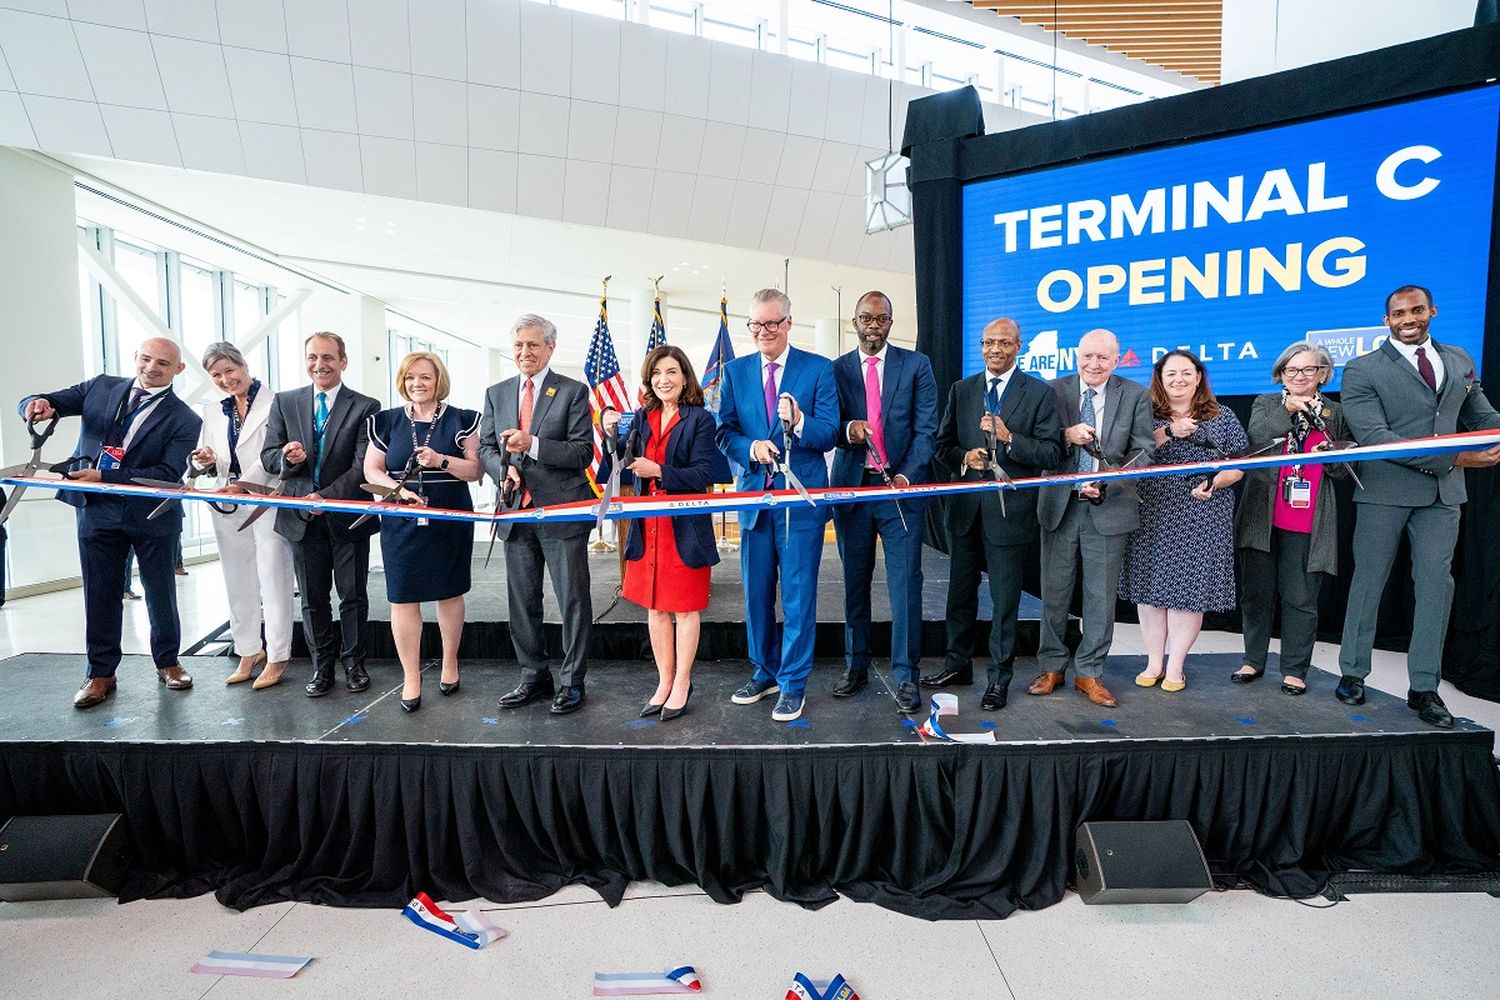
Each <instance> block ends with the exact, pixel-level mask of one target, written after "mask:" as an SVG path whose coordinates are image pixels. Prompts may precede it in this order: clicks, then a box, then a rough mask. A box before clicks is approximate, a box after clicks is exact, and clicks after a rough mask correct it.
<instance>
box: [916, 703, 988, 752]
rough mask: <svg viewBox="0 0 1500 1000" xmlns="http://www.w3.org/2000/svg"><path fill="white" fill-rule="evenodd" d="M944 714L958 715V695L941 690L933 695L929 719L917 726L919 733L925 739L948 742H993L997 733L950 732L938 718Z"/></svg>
mask: <svg viewBox="0 0 1500 1000" xmlns="http://www.w3.org/2000/svg"><path fill="white" fill-rule="evenodd" d="M944 715H955V716H956V715H958V695H956V694H949V693H948V692H946V691H941V692H939V693H937V694H935V695H933V696H932V712H931V714H929V715H928V716H927V721H926V722H924V723H922V724H921V725H920V726H918V727H917V735H918V736H921V737H922V738H923V739H932V740H941V741H943V742H946V743H993V742H995V734H994V733H992V732H990V733H950V732H948V731H947V730H946V729H944V728H943V724H942V723H941V722H939V721H938V719H939V718H940V717H942V716H944Z"/></svg>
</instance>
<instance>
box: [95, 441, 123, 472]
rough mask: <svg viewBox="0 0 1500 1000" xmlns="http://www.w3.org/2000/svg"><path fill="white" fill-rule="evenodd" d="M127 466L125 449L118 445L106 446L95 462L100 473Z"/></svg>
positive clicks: (100, 451)
mask: <svg viewBox="0 0 1500 1000" xmlns="http://www.w3.org/2000/svg"><path fill="white" fill-rule="evenodd" d="M124 464H125V449H124V448H121V447H119V446H118V445H106V446H105V447H103V448H100V449H99V457H98V458H97V459H95V460H94V468H96V469H98V470H99V471H100V472H103V471H105V470H106V469H118V468H119V467H120V466H122V465H124Z"/></svg>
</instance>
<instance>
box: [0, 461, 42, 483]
mask: <svg viewBox="0 0 1500 1000" xmlns="http://www.w3.org/2000/svg"><path fill="white" fill-rule="evenodd" d="M40 468H41V463H39V462H36V461H31V462H22V463H21V464H20V465H8V466H6V467H5V468H3V469H0V479H10V478H11V477H13V476H30V475H34V474H35V473H36V470H37V469H40Z"/></svg>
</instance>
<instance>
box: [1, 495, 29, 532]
mask: <svg viewBox="0 0 1500 1000" xmlns="http://www.w3.org/2000/svg"><path fill="white" fill-rule="evenodd" d="M25 492H26V487H24V486H17V487H15V488H14V489H12V490H11V491H10V496H9V497H7V498H6V501H5V506H4V507H0V524H4V523H5V522H6V519H7V518H9V517H10V512H11V511H13V510H15V509H16V504H18V503H20V502H21V497H22V495H24V494H25Z"/></svg>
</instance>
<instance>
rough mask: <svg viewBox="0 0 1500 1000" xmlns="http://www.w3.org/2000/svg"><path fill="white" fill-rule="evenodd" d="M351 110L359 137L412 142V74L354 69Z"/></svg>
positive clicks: (365, 68) (366, 68)
mask: <svg viewBox="0 0 1500 1000" xmlns="http://www.w3.org/2000/svg"><path fill="white" fill-rule="evenodd" d="M354 106H355V109H356V111H357V113H358V117H359V132H360V134H361V135H373V136H379V137H381V138H384V139H411V138H412V137H413V136H414V135H415V134H416V133H415V129H414V127H413V125H412V103H411V74H409V73H395V72H392V71H390V70H384V69H372V68H370V67H368V66H355V67H354Z"/></svg>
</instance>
